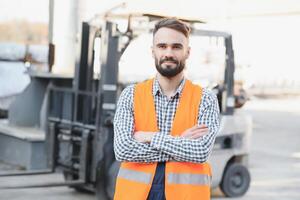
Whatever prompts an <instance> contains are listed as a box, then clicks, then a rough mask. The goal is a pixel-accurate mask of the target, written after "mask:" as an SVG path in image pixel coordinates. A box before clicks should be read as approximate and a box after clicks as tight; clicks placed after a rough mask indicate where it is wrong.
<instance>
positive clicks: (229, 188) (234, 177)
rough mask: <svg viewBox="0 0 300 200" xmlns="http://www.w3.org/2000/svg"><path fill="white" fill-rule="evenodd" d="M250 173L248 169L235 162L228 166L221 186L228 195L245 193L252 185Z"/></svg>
mask: <svg viewBox="0 0 300 200" xmlns="http://www.w3.org/2000/svg"><path fill="white" fill-rule="evenodd" d="M250 180H251V178H250V173H249V171H248V169H247V168H246V167H245V166H243V165H241V164H239V163H233V164H229V166H227V167H226V169H225V172H224V174H223V178H222V181H221V185H220V188H221V190H222V192H223V193H224V194H225V196H227V197H239V196H242V195H244V194H245V193H246V192H247V190H248V189H249V186H250Z"/></svg>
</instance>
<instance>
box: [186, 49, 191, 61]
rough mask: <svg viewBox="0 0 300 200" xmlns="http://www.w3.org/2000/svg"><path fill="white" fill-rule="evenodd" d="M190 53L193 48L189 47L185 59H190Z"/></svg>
mask: <svg viewBox="0 0 300 200" xmlns="http://www.w3.org/2000/svg"><path fill="white" fill-rule="evenodd" d="M190 52H191V47H188V48H187V52H186V57H185V59H188V58H189V56H190Z"/></svg>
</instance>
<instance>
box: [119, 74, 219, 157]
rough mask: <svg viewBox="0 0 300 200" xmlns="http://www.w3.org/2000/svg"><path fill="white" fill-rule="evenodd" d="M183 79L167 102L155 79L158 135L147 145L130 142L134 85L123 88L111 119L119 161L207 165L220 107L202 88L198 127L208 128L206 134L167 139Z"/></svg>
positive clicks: (131, 140) (154, 92)
mask: <svg viewBox="0 0 300 200" xmlns="http://www.w3.org/2000/svg"><path fill="white" fill-rule="evenodd" d="M184 84H185V79H183V80H182V82H181V83H180V85H179V87H178V88H177V90H176V93H175V94H174V95H173V96H172V97H171V98H168V97H167V96H165V95H164V94H163V93H162V90H161V88H160V85H159V83H158V81H157V79H155V81H154V83H153V87H152V94H153V96H154V103H155V110H156V118H157V124H158V127H159V130H160V132H158V133H157V134H155V136H154V137H153V139H152V141H151V142H150V144H148V143H140V142H138V141H136V140H135V139H134V138H133V133H134V116H133V115H134V111H133V94H134V85H130V86H128V87H127V88H125V89H124V90H123V92H122V94H121V95H120V98H119V101H118V106H117V110H116V113H115V118H114V133H115V136H114V151H115V155H116V159H117V160H118V161H128V162H163V161H180V162H197V163H202V162H205V161H207V159H208V156H209V154H210V152H211V150H212V146H213V143H214V140H215V138H216V134H217V132H218V130H219V126H220V122H219V106H218V100H217V98H216V95H215V94H213V93H212V92H211V91H209V90H207V89H205V88H203V94H202V100H201V103H200V108H199V111H198V112H199V114H198V125H200V124H205V125H207V126H208V129H209V133H208V134H206V135H204V136H202V137H200V138H198V139H187V138H183V137H173V136H171V135H170V131H171V127H172V123H173V119H174V116H175V112H176V108H177V106H178V102H179V98H180V95H181V93H182V89H183V86H184Z"/></svg>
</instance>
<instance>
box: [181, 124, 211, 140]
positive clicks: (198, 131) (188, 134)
mask: <svg viewBox="0 0 300 200" xmlns="http://www.w3.org/2000/svg"><path fill="white" fill-rule="evenodd" d="M208 131H209V130H208V128H207V126H206V125H204V124H201V125H200V126H198V125H196V126H193V127H192V128H189V129H187V130H185V131H184V132H183V133H182V135H181V137H184V138H188V139H198V138H199V137H202V136H203V135H206V134H207V133H208Z"/></svg>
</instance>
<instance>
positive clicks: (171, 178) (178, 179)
mask: <svg viewBox="0 0 300 200" xmlns="http://www.w3.org/2000/svg"><path fill="white" fill-rule="evenodd" d="M167 181H168V183H170V184H189V185H210V184H211V176H208V175H206V174H175V173H169V174H168V177H167Z"/></svg>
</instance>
